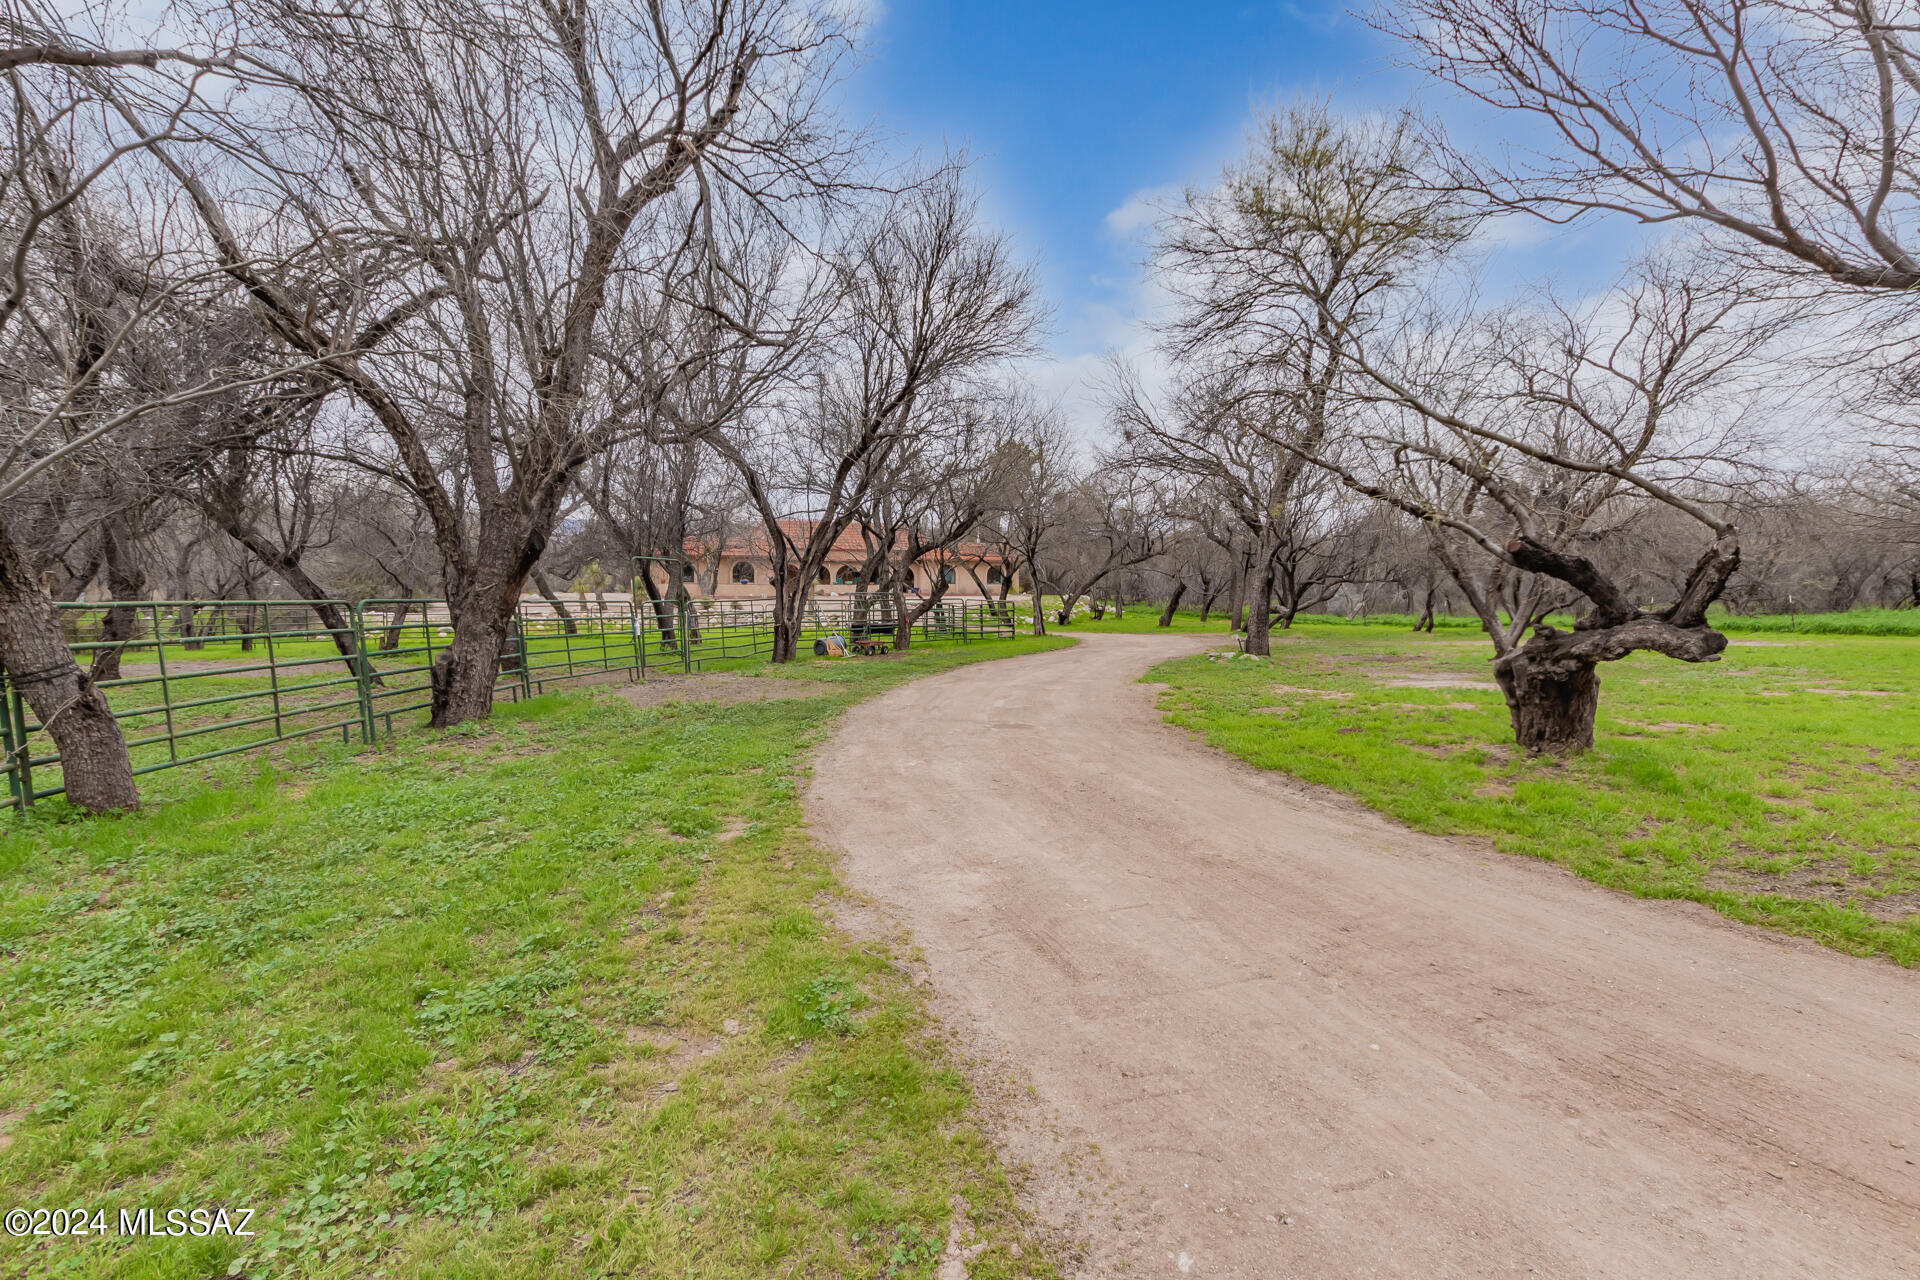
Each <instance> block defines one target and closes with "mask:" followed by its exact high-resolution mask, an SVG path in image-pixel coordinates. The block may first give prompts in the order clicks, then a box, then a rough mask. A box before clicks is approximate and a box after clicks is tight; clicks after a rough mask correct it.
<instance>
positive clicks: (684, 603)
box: [676, 595, 693, 675]
mask: <svg viewBox="0 0 1920 1280" xmlns="http://www.w3.org/2000/svg"><path fill="white" fill-rule="evenodd" d="M676 603H677V604H678V605H679V608H678V610H677V612H678V613H679V615H680V670H681V671H682V672H683V673H684V674H687V675H691V674H692V673H693V633H692V627H691V626H690V624H691V622H692V621H693V599H692V597H690V596H685V595H683V596H681V597H680V599H679V600H678V601H677V602H676Z"/></svg>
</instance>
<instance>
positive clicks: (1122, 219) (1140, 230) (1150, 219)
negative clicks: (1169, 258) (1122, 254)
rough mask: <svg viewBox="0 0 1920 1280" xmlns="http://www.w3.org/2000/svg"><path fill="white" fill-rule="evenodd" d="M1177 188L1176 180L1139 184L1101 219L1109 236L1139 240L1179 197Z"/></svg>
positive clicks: (1179, 191)
mask: <svg viewBox="0 0 1920 1280" xmlns="http://www.w3.org/2000/svg"><path fill="white" fill-rule="evenodd" d="M1181 190H1182V188H1181V187H1180V186H1179V185H1178V184H1176V183H1168V184H1166V185H1164V186H1158V187H1142V188H1140V190H1138V191H1136V192H1134V193H1133V194H1132V195H1130V196H1128V197H1127V198H1126V200H1125V201H1124V202H1123V203H1122V204H1121V206H1120V207H1119V208H1118V209H1115V210H1113V211H1112V212H1111V213H1109V214H1107V216H1106V217H1105V218H1104V219H1102V222H1103V223H1104V225H1105V226H1106V228H1107V231H1108V233H1109V234H1111V235H1114V236H1117V237H1118V238H1120V239H1122V240H1136V239H1139V238H1140V237H1141V236H1142V235H1143V234H1144V233H1145V232H1147V231H1149V230H1151V229H1152V227H1153V224H1154V223H1156V222H1158V221H1159V220H1160V216H1161V215H1162V214H1163V213H1165V212H1166V211H1167V209H1168V207H1169V206H1171V205H1172V204H1173V203H1174V202H1175V201H1177V200H1178V199H1179V198H1180V194H1181Z"/></svg>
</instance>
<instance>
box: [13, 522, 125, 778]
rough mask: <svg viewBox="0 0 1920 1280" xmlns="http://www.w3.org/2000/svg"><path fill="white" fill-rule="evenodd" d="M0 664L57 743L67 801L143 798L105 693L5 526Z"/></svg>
mask: <svg viewBox="0 0 1920 1280" xmlns="http://www.w3.org/2000/svg"><path fill="white" fill-rule="evenodd" d="M0 664H5V666H6V668H7V670H8V671H10V672H11V673H13V676H14V678H15V679H16V680H17V681H19V689H20V696H21V697H22V698H24V699H25V700H26V702H27V705H29V706H31V707H32V708H33V712H34V714H35V715H36V716H38V717H39V718H40V722H41V724H42V725H44V726H45V727H46V732H47V735H48V736H49V737H51V738H52V739H53V741H54V745H55V746H57V747H59V749H60V758H61V759H60V769H61V773H62V775H63V778H64V781H65V784H66V791H67V799H68V801H69V802H71V803H72V804H75V805H77V806H79V807H80V808H82V809H85V810H86V811H87V812H89V813H107V812H112V811H115V810H120V809H132V808H135V807H137V806H138V805H139V803H140V792H139V789H138V788H137V787H135V786H134V782H133V761H132V759H131V757H129V756H128V754H127V740H126V737H125V736H124V735H123V734H122V733H121V732H120V726H119V724H118V723H116V722H115V720H114V718H113V711H112V709H111V708H110V707H109V706H108V705H107V699H106V695H105V694H103V693H101V692H100V690H99V689H98V688H96V687H95V686H94V683H93V679H92V677H91V676H89V675H88V674H87V673H86V672H84V671H82V670H81V669H80V666H79V664H78V663H76V662H75V661H74V660H73V651H72V650H71V649H69V648H68V647H67V642H66V637H65V636H63V635H62V634H61V633H60V620H59V618H58V616H57V611H56V610H55V609H54V607H53V600H52V599H51V598H50V597H49V596H48V595H47V593H46V591H45V589H44V588H42V587H41V586H40V583H39V581H38V579H37V578H36V577H35V576H34V574H33V572H32V570H31V567H30V566H29V565H28V563H27V560H26V557H25V556H24V555H22V554H21V552H20V549H19V547H17V546H15V545H14V541H13V537H12V535H11V534H10V533H8V531H7V529H6V527H5V526H4V525H0Z"/></svg>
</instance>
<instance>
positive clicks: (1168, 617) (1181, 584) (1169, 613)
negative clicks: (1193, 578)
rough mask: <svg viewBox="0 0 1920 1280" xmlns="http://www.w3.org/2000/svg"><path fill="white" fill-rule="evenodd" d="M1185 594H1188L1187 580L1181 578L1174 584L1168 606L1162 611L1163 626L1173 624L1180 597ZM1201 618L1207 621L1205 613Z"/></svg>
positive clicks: (1161, 623) (1168, 598) (1161, 620)
mask: <svg viewBox="0 0 1920 1280" xmlns="http://www.w3.org/2000/svg"><path fill="white" fill-rule="evenodd" d="M1185 594H1187V580H1186V579H1185V578H1181V579H1180V580H1178V581H1177V582H1175V583H1174V584H1173V594H1172V595H1170V596H1168V597H1167V607H1166V608H1165V609H1164V610H1162V611H1161V613H1160V625H1161V626H1163V627H1170V626H1172V625H1173V615H1174V611H1175V610H1177V609H1178V608H1179V607H1180V597H1181V596H1183V595H1185ZM1200 620H1201V621H1202V622H1204V621H1206V617H1205V615H1204V614H1203V615H1202V616H1201V619H1200Z"/></svg>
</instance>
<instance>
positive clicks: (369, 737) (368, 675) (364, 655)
mask: <svg viewBox="0 0 1920 1280" xmlns="http://www.w3.org/2000/svg"><path fill="white" fill-rule="evenodd" d="M366 604H367V602H366V601H365V600H360V601H357V602H356V603H355V604H354V605H353V648H354V653H355V655H356V656H355V661H354V664H353V667H354V671H355V673H356V675H357V676H358V682H359V689H360V741H362V742H363V743H365V744H366V745H368V746H372V745H373V742H374V739H375V738H376V737H377V736H378V733H377V731H376V730H375V728H374V722H373V654H372V652H371V651H370V650H369V649H368V648H367V619H366V613H365V609H366ZM269 631H271V626H269Z"/></svg>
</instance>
